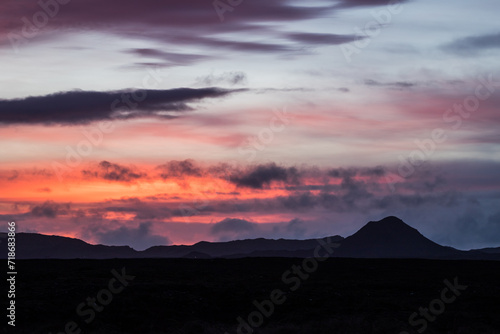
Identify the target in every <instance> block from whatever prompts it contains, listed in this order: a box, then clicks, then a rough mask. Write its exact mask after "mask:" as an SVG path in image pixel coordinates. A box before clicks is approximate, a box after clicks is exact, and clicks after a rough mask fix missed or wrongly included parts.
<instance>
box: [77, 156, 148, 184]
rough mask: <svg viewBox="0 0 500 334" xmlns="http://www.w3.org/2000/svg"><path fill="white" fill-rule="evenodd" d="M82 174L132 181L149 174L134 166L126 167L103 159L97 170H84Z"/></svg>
mask: <svg viewBox="0 0 500 334" xmlns="http://www.w3.org/2000/svg"><path fill="white" fill-rule="evenodd" d="M82 174H83V175H84V176H90V177H97V178H102V179H105V180H108V181H117V182H132V181H134V180H138V179H141V178H145V177H146V176H147V175H146V174H145V173H143V172H139V171H136V170H134V168H133V167H126V166H122V165H119V164H115V163H111V162H108V161H101V162H100V163H99V164H98V165H97V167H96V169H95V170H82Z"/></svg>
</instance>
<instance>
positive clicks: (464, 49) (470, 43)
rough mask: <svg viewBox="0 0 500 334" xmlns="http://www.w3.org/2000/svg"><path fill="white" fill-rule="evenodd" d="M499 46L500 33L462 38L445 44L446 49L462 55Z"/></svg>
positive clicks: (473, 53)
mask: <svg viewBox="0 0 500 334" xmlns="http://www.w3.org/2000/svg"><path fill="white" fill-rule="evenodd" d="M499 48H500V33H494V34H487V35H480V36H469V37H465V38H460V39H457V40H455V41H453V42H451V43H449V44H446V45H444V46H443V49H444V50H445V51H447V52H450V53H454V54H457V55H462V56H470V55H475V54H478V53H480V52H481V51H484V50H492V49H499Z"/></svg>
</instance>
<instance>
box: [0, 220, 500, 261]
mask: <svg viewBox="0 0 500 334" xmlns="http://www.w3.org/2000/svg"><path fill="white" fill-rule="evenodd" d="M321 239H322V240H324V241H325V242H326V240H328V242H331V243H335V244H338V248H337V249H336V250H335V252H334V253H333V254H332V255H331V256H333V257H347V258H422V259H470V260H500V248H484V249H477V250H469V251H463V250H458V249H455V248H452V247H446V246H441V245H439V244H437V243H435V242H433V241H431V240H429V239H427V238H426V237H425V236H423V235H422V234H420V232H418V231H417V230H416V229H414V228H412V227H410V226H409V225H407V224H406V223H404V222H403V221H402V220H400V219H399V218H397V217H386V218H384V219H382V220H380V221H376V222H374V221H372V222H369V223H367V224H366V225H365V226H363V227H362V228H361V229H360V230H359V231H357V232H356V233H355V234H353V235H351V236H349V237H347V238H343V237H341V236H338V235H336V236H331V237H326V238H321ZM16 243H17V247H16V248H17V250H16V257H17V258H19V259H74V258H82V259H85V258H86V259H110V258H199V259H208V258H244V257H309V256H311V254H313V251H314V248H315V247H316V246H317V245H318V240H316V239H309V240H286V239H279V240H272V239H263V238H259V239H248V240H236V241H228V242H206V241H202V242H198V243H196V244H194V245H190V246H186V245H175V246H154V247H150V248H148V249H146V250H144V251H136V250H134V249H133V248H131V247H129V246H105V245H91V244H88V243H86V242H84V241H82V240H79V239H73V238H67V237H60V236H48V235H42V234H36V233H19V234H17V236H16ZM2 246H3V247H6V245H5V244H3V245H2ZM6 254H7V252H6V249H5V250H4V251H3V252H2V255H3V257H4V258H5V256H6Z"/></svg>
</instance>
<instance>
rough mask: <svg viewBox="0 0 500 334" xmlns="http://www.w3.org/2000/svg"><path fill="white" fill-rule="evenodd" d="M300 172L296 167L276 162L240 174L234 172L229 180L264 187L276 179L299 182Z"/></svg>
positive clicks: (237, 183)
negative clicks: (282, 165)
mask: <svg viewBox="0 0 500 334" xmlns="http://www.w3.org/2000/svg"><path fill="white" fill-rule="evenodd" d="M298 177H299V172H298V170H297V168H295V167H288V168H285V167H280V166H278V165H276V164H275V163H269V164H267V165H258V166H255V167H251V168H249V169H248V170H246V171H244V172H241V173H240V174H239V175H238V174H233V175H231V176H230V177H229V180H230V181H231V182H232V183H234V184H236V185H237V186H238V187H249V188H254V189H262V188H264V187H265V186H269V185H270V184H271V183H272V182H274V181H282V182H290V183H294V182H297V180H298Z"/></svg>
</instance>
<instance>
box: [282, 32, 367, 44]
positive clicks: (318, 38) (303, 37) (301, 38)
mask: <svg viewBox="0 0 500 334" xmlns="http://www.w3.org/2000/svg"><path fill="white" fill-rule="evenodd" d="M287 37H288V38H289V39H291V40H293V41H297V42H301V43H304V44H325V45H339V44H345V43H351V42H354V41H357V40H360V39H364V38H366V37H365V36H357V35H337V34H324V33H306V32H299V33H290V34H288V35H287Z"/></svg>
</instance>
